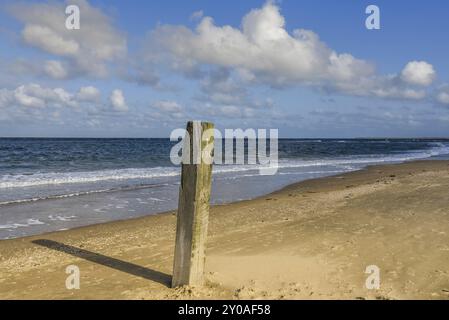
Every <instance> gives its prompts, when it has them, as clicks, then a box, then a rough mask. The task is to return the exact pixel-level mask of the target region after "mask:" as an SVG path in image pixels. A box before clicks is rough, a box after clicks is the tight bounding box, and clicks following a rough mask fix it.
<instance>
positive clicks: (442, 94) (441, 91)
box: [436, 84, 449, 105]
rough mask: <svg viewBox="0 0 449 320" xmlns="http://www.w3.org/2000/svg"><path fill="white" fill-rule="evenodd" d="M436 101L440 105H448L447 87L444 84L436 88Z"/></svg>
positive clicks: (448, 88)
mask: <svg viewBox="0 0 449 320" xmlns="http://www.w3.org/2000/svg"><path fill="white" fill-rule="evenodd" d="M436 101H437V102H438V103H440V104H444V105H449V85H448V84H444V85H442V86H440V87H439V88H438V91H437V93H436Z"/></svg>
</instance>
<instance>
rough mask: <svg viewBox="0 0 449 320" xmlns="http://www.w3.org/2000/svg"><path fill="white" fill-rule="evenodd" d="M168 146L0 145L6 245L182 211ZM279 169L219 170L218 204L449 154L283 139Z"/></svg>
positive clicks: (436, 145)
mask: <svg viewBox="0 0 449 320" xmlns="http://www.w3.org/2000/svg"><path fill="white" fill-rule="evenodd" d="M174 144H175V142H170V141H169V140H168V139H0V239H2V238H11V237H19V236H25V235H31V234H38V233H42V232H47V231H54V230H60V229H66V228H72V227H75V226H81V225H88V224H92V223H98V222H105V221H111V220H116V219H126V218H130V217H137V216H142V215H145V214H149V213H155V212H162V211H166V210H170V209H174V208H176V204H177V193H178V187H179V186H178V185H179V173H180V168H179V167H177V166H174V165H173V164H172V163H171V162H170V158H169V154H170V149H171V147H172V146H173V145H174ZM278 154H279V170H278V172H277V174H276V175H274V176H261V175H260V174H259V171H258V166H257V165H226V166H225V165H217V166H215V167H214V181H213V193H212V201H213V202H214V203H223V202H230V201H235V200H241V199H248V198H252V197H255V196H259V195H262V194H264V193H268V192H271V191H273V190H275V189H278V188H280V187H282V186H285V185H286V184H289V183H293V182H296V181H301V180H305V179H309V178H314V177H321V176H326V175H332V174H336V173H339V172H345V171H352V170H357V169H360V168H362V167H364V166H366V165H368V164H375V163H394V162H402V161H407V160H413V159H426V158H430V157H436V156H444V155H447V154H449V141H448V140H440V139H349V140H348V139H347V140H338V139H281V140H279V152H278Z"/></svg>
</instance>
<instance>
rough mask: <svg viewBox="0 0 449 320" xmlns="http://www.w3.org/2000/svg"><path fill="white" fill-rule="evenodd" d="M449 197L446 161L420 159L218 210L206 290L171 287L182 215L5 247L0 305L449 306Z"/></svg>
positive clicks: (0, 253) (0, 258) (0, 250)
mask: <svg viewBox="0 0 449 320" xmlns="http://www.w3.org/2000/svg"><path fill="white" fill-rule="evenodd" d="M448 190H449V161H417V162H410V163H405V164H398V165H381V166H372V167H368V168H367V169H364V170H361V171H356V172H351V173H346V174H342V175H338V176H333V177H328V178H321V179H316V180H309V181H304V182H301V183H298V184H294V185H291V186H288V187H286V188H284V189H282V190H280V191H277V192H274V193H272V194H269V195H266V196H263V197H259V198H257V199H254V200H249V201H242V202H238V203H232V204H227V205H220V206H213V207H212V208H211V212H210V224H209V236H208V245H207V261H206V271H207V274H206V278H207V283H206V284H205V286H203V287H182V288H176V289H172V288H170V281H171V273H172V264H173V251H174V236H175V222H176V219H175V218H176V217H175V213H174V212H168V213H164V214H159V215H153V216H147V217H143V218H137V219H132V220H126V221H117V222H112V223H105V224H99V225H93V226H88V227H82V228H78V229H72V230H68V231H60V232H55V233H49V234H44V235H39V236H33V237H26V238H19V239H13V240H2V241H0V299H200V298H205V299H448V298H449V209H448V208H449V196H448ZM69 265H76V266H78V267H79V269H80V275H81V281H80V286H81V287H80V289H79V290H68V289H66V286H65V281H66V278H67V276H68V275H67V274H66V273H65V271H66V267H67V266H69ZM369 265H376V266H378V267H379V268H380V289H378V290H375V289H374V290H369V289H367V288H366V287H365V280H366V278H367V277H368V274H365V269H366V267H367V266H369Z"/></svg>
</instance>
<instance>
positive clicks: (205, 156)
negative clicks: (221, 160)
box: [172, 121, 214, 287]
mask: <svg viewBox="0 0 449 320" xmlns="http://www.w3.org/2000/svg"><path fill="white" fill-rule="evenodd" d="M213 129H214V125H213V124H212V123H208V122H200V121H189V122H188V123H187V132H186V137H185V139H184V146H183V149H182V154H183V156H182V173H181V186H180V188H179V205H178V217H177V226H176V243H175V258H174V265H173V279H172V287H178V286H182V285H202V284H203V281H204V264H205V260H206V255H205V247H206V235H207V225H208V221H209V202H210V191H211V179H212V161H213V148H214V136H213Z"/></svg>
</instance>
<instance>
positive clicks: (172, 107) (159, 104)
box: [152, 100, 182, 113]
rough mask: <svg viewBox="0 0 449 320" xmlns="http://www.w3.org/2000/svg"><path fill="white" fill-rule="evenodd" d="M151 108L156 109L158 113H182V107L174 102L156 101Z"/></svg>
mask: <svg viewBox="0 0 449 320" xmlns="http://www.w3.org/2000/svg"><path fill="white" fill-rule="evenodd" d="M152 106H153V107H154V108H156V109H159V110H160V111H163V112H170V113H173V112H181V111H182V107H181V105H180V104H179V103H177V102H176V101H170V100H160V101H156V102H154V103H153V104H152Z"/></svg>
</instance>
